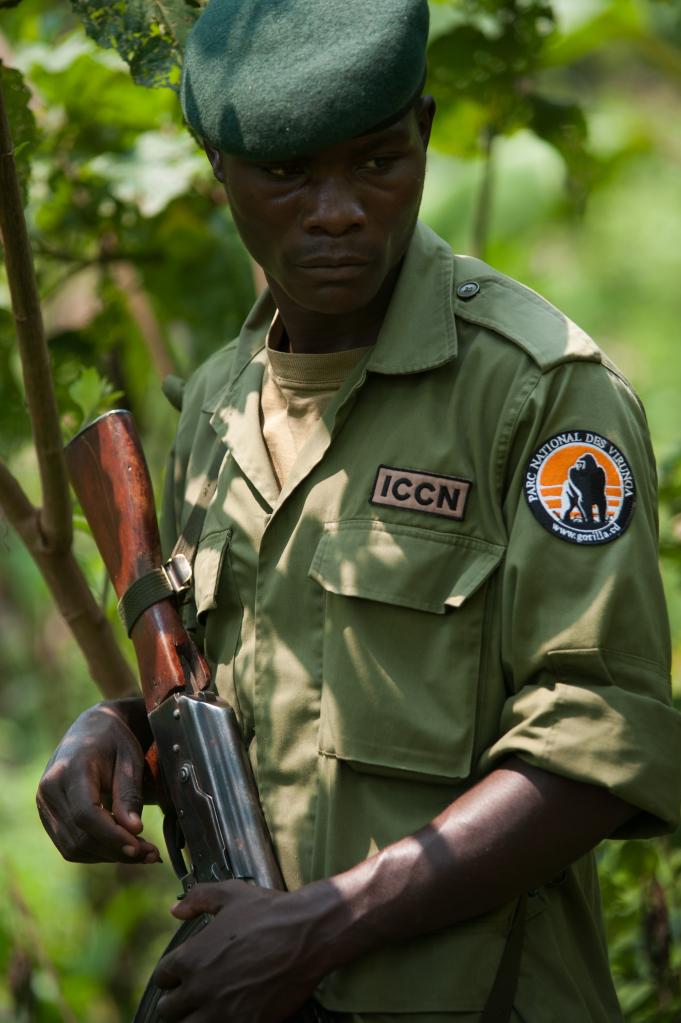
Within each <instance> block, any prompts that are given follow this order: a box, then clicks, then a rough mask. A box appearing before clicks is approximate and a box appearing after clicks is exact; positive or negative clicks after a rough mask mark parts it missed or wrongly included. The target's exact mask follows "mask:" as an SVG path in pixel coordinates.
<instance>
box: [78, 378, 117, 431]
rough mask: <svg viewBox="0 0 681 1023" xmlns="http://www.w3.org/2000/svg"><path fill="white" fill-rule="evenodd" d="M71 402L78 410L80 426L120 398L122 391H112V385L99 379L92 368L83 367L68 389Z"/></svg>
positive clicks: (104, 379)
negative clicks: (79, 412) (81, 418)
mask: <svg viewBox="0 0 681 1023" xmlns="http://www.w3.org/2000/svg"><path fill="white" fill-rule="evenodd" d="M68 392H69V396H70V397H71V400H72V401H74V402H75V404H76V405H77V406H78V408H79V409H80V411H81V413H82V416H83V420H82V424H81V425H83V424H85V423H87V422H88V420H90V419H93V418H94V417H95V416H96V415H97V414H98V413H99V412H103V411H105V410H106V407H107V406H108V405H109V404H111V403H112V402H114V401H116V400H117V399H118V398H120V397H121V395H122V391H114V389H113V386H112V384H111V383H110V382H109V381H108V380H107V379H106V378H105V377H101V376H100V375H99V373H98V372H97V370H96V369H95V367H94V366H87V367H85V368H84V369H83V370H82V371H81V373H80V375H79V376H78V378H77V379H76V380H75V381H74V382H73V383H72V384H71V386H70V387H69V389H68Z"/></svg>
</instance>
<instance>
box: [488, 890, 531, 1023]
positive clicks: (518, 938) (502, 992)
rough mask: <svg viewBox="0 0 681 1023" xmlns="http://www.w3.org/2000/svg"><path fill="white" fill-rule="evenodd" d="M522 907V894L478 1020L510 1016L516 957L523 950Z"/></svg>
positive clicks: (501, 1020) (494, 1022) (503, 1020)
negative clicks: (490, 988)
mask: <svg viewBox="0 0 681 1023" xmlns="http://www.w3.org/2000/svg"><path fill="white" fill-rule="evenodd" d="M526 911H527V895H525V894H523V895H521V896H520V898H519V899H518V904H517V905H516V908H515V912H514V914H513V919H512V920H511V927H510V930H509V932H508V935H507V937H506V944H505V945H504V951H503V953H502V955H501V959H500V961H499V966H498V968H497V973H496V977H495V978H494V983H493V984H492V990H491V991H490V993H489V995H488V997H487V1002H486V1004H485V1008H484V1010H483V1013H482V1016H481V1017H480V1023H508V1021H509V1020H510V1019H511V1013H512V1011H513V999H514V998H515V990H516V988H517V986H518V976H519V974H520V959H521V956H522V953H523V939H524V937H525V914H526Z"/></svg>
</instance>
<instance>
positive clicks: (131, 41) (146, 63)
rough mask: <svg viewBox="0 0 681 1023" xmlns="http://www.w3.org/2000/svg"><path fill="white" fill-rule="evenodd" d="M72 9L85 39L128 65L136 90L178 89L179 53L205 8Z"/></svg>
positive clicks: (95, 2) (86, 2)
mask: <svg viewBox="0 0 681 1023" xmlns="http://www.w3.org/2000/svg"><path fill="white" fill-rule="evenodd" d="M71 6H72V7H73V10H74V13H75V14H76V15H77V16H78V17H79V18H80V19H81V20H82V22H83V25H84V27H85V31H86V32H87V34H88V35H89V36H90V37H91V38H92V39H94V40H95V42H96V43H97V44H98V45H99V46H103V47H105V48H107V49H114V50H116V51H117V52H118V53H119V54H120V56H121V57H122V58H123V60H125V61H126V63H127V64H128V65H129V67H130V72H131V74H132V77H133V78H134V80H135V81H136V82H137V83H138V85H146V86H164V85H165V86H171V87H172V88H176V86H177V82H178V79H179V68H180V65H181V54H182V48H183V46H184V42H185V39H186V37H187V35H188V33H189V31H190V29H191V27H192V25H193V23H194V21H195V20H196V18H197V16H198V14H199V10H200V7H201V6H203V4H198V3H195V2H189V0H127V2H123V0H117V2H113V3H111V2H108V3H102V0H71Z"/></svg>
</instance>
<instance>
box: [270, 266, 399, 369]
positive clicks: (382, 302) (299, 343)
mask: <svg viewBox="0 0 681 1023" xmlns="http://www.w3.org/2000/svg"><path fill="white" fill-rule="evenodd" d="M401 267H402V263H401V262H400V263H399V264H398V265H397V266H396V267H395V269H394V270H391V272H390V273H389V274H388V276H387V277H386V279H385V281H384V282H383V284H382V286H381V288H380V289H379V291H378V292H377V293H376V295H375V296H374V298H373V299H372V300H371V302H370V303H369V304H368V305H367V306H364V307H363V308H362V309H358V310H354V311H353V312H351V313H346V314H338V315H335V314H328V313H321V312H317V311H314V310H310V309H305V308H303V307H302V306H300V305H298V304H297V303H296V302H293V301H292V300H291V299H290V298H289V296H288V295H286V294H285V293H284V292H283V291H282V290H281V288H279V286H278V285H277V283H276V282H275V281H272V280H270V279H269V278H268V284H269V287H270V291H271V292H272V297H273V298H274V301H275V303H276V305H277V308H278V310H279V315H280V317H281V322H282V325H283V328H284V331H285V333H286V337H287V339H288V347H289V350H290V351H292V352H298V353H301V354H304V353H308V354H315V353H322V352H343V351H347V350H348V349H350V348H363V347H365V346H368V345H373V344H374V343H375V341H376V339H377V337H378V335H379V332H380V329H381V327H382V325H383V320H384V319H385V314H386V312H387V310H388V306H389V305H390V299H391V298H392V294H393V291H394V290H395V285H396V284H397V278H398V277H399V274H400V270H401Z"/></svg>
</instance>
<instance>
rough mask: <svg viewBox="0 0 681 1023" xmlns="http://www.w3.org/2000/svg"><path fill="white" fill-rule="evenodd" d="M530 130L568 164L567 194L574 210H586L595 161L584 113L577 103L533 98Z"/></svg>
mask: <svg viewBox="0 0 681 1023" xmlns="http://www.w3.org/2000/svg"><path fill="white" fill-rule="evenodd" d="M528 104H529V107H530V110H531V117H530V120H529V125H528V126H529V127H530V128H531V129H532V131H533V132H534V133H535V135H538V136H539V138H541V139H544V141H545V142H548V143H549V144H550V145H552V146H553V147H554V148H555V149H557V150H558V152H559V153H560V155H561V156H562V157H563V159H564V160H565V166H566V168H567V172H568V191H569V195H570V198H571V200H572V204H573V207H575V208H576V209H578V210H580V211H581V209H583V206H584V202H585V199H586V195H587V193H588V191H589V188H590V186H591V183H592V180H593V177H594V173H595V161H594V158H593V156H592V155H591V153H590V152H589V150H588V146H587V135H588V131H587V124H586V118H585V116H584V111H583V110H582V108H581V107H580V106H579V105H578V104H577V103H571V102H568V101H564V100H556V99H549V98H547V97H546V96H530V97H528Z"/></svg>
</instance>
